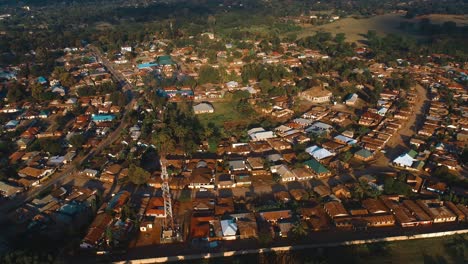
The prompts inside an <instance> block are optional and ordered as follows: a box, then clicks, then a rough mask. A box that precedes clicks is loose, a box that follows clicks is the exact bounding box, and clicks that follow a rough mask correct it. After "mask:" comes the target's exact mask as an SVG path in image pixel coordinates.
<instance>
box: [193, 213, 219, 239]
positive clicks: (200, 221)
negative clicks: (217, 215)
mask: <svg viewBox="0 0 468 264" xmlns="http://www.w3.org/2000/svg"><path fill="white" fill-rule="evenodd" d="M213 220H214V217H213V216H192V218H191V220H190V237H191V238H192V240H193V241H196V240H201V241H208V238H209V237H210V221H213Z"/></svg>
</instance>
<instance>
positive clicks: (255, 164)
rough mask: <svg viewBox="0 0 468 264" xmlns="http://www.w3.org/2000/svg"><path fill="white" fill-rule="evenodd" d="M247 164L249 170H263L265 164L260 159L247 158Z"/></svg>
mask: <svg viewBox="0 0 468 264" xmlns="http://www.w3.org/2000/svg"><path fill="white" fill-rule="evenodd" d="M247 164H248V167H249V170H263V168H264V162H263V159H262V158H260V157H249V158H247Z"/></svg>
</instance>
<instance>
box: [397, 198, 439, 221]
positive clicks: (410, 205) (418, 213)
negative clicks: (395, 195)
mask: <svg viewBox="0 0 468 264" xmlns="http://www.w3.org/2000/svg"><path fill="white" fill-rule="evenodd" d="M403 205H404V206H405V207H406V208H407V209H408V210H409V211H410V212H411V213H412V214H413V215H414V216H415V217H416V219H417V220H418V223H419V224H423V225H425V224H431V223H432V219H431V217H430V216H429V215H428V214H427V213H426V212H424V210H423V209H422V208H421V207H420V206H419V205H418V204H417V203H415V202H414V201H412V200H404V201H403Z"/></svg>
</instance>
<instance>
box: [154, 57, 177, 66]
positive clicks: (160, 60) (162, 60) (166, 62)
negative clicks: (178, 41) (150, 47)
mask: <svg viewBox="0 0 468 264" xmlns="http://www.w3.org/2000/svg"><path fill="white" fill-rule="evenodd" d="M158 64H159V65H171V64H174V62H173V61H172V58H171V56H169V55H163V56H159V57H158Z"/></svg>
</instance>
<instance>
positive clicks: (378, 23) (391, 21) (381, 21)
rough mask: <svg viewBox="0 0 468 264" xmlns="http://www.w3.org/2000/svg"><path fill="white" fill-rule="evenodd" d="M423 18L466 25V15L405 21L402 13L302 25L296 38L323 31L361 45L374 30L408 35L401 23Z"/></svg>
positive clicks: (442, 15) (429, 16) (379, 32)
mask: <svg viewBox="0 0 468 264" xmlns="http://www.w3.org/2000/svg"><path fill="white" fill-rule="evenodd" d="M423 18H429V19H430V20H431V22H432V23H437V24H442V23H443V22H446V21H453V22H455V23H457V26H467V25H468V15H445V14H430V15H424V16H418V17H415V18H413V19H406V18H405V17H404V14H402V13H391V14H384V15H377V16H373V17H370V18H353V17H347V18H343V19H339V20H337V21H335V22H332V23H329V24H325V25H317V26H316V25H309V24H306V25H302V27H303V29H302V31H300V32H299V33H298V38H302V37H306V36H310V35H313V34H315V32H317V31H325V32H330V33H333V34H337V33H345V34H346V39H347V40H348V41H349V42H356V43H357V44H360V45H362V41H363V40H364V39H365V38H364V37H363V35H364V34H366V33H367V32H368V31H369V30H375V31H376V32H377V33H378V34H403V35H410V33H408V32H404V31H402V30H400V29H399V28H398V27H399V26H400V23H401V22H413V23H414V22H416V23H417V22H418V21H419V20H421V19H423Z"/></svg>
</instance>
